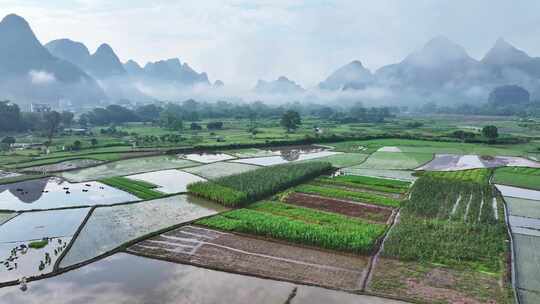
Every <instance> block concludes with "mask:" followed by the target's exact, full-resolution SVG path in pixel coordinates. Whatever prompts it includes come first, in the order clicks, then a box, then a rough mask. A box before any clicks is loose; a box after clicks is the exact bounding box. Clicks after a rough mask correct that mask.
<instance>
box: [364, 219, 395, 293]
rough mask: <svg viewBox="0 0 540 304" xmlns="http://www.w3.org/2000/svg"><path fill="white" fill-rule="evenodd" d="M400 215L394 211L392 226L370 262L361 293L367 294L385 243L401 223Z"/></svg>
mask: <svg viewBox="0 0 540 304" xmlns="http://www.w3.org/2000/svg"><path fill="white" fill-rule="evenodd" d="M399 215H400V209H396V210H395V211H394V214H392V217H391V218H392V224H391V225H390V227H389V228H388V229H387V230H386V232H385V233H384V235H383V237H382V240H381V242H380V245H379V247H378V249H377V251H376V252H375V254H374V255H373V256H372V257H371V259H370V260H369V264H368V267H367V271H366V275H365V276H364V280H363V281H362V284H361V286H360V291H361V292H366V288H367V286H368V284H369V282H370V281H371V277H372V275H373V268H375V266H376V264H377V261H378V259H379V256H380V255H381V253H382V251H383V250H384V242H385V241H386V239H387V237H388V235H389V234H390V232H391V231H392V228H394V226H395V225H396V224H397V223H398V222H399Z"/></svg>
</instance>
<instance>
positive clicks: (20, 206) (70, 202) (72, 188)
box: [0, 177, 139, 211]
mask: <svg viewBox="0 0 540 304" xmlns="http://www.w3.org/2000/svg"><path fill="white" fill-rule="evenodd" d="M137 200H139V198H138V197H136V196H134V195H132V194H129V193H127V192H124V191H121V190H118V189H116V188H113V187H109V186H107V185H105V184H102V183H99V182H86V183H69V182H67V181H64V180H63V179H61V178H56V177H52V178H42V179H35V180H29V181H24V182H18V183H13V184H6V185H0V210H15V211H24V210H38V209H53V208H64V207H76V206H92V205H98V204H115V203H123V202H129V201H137Z"/></svg>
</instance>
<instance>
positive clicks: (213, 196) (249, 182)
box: [188, 162, 332, 207]
mask: <svg viewBox="0 0 540 304" xmlns="http://www.w3.org/2000/svg"><path fill="white" fill-rule="evenodd" d="M331 170H332V165H331V164H330V163H328V162H309V163H290V164H284V165H277V166H271V167H265V168H261V169H257V170H253V171H249V172H244V173H240V174H236V175H231V176H227V177H222V178H218V179H216V180H213V181H207V182H198V183H193V184H190V185H189V186H188V191H189V192H190V193H192V194H194V195H197V196H200V197H204V198H208V199H210V200H213V201H216V202H219V203H221V204H223V205H225V206H230V207H237V206H241V205H243V204H246V203H249V202H254V201H256V200H258V199H262V198H264V197H267V196H270V195H272V194H275V193H277V192H279V191H282V190H285V189H287V188H290V187H293V186H295V185H298V184H300V183H302V182H304V181H307V180H310V179H313V178H315V177H317V176H319V175H321V174H323V173H326V172H329V171H331Z"/></svg>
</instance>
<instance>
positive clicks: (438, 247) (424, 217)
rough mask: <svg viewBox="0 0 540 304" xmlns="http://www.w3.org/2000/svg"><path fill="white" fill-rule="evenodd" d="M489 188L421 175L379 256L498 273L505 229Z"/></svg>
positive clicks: (502, 214)
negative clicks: (381, 254)
mask: <svg viewBox="0 0 540 304" xmlns="http://www.w3.org/2000/svg"><path fill="white" fill-rule="evenodd" d="M495 195H496V193H495V191H494V189H493V187H492V186H491V185H489V184H488V183H487V182H484V183H470V182H463V181H459V180H456V179H449V178H437V177H433V176H423V177H421V178H419V179H418V180H417V181H416V183H415V185H414V187H413V189H412V193H411V197H410V201H408V202H407V203H406V204H404V207H403V208H402V209H401V215H400V220H399V223H398V224H397V225H396V226H395V227H394V228H393V229H392V231H391V233H390V234H389V235H388V238H387V240H386V242H385V247H384V251H383V255H385V256H388V257H395V258H399V259H402V260H408V261H419V262H430V263H438V264H444V265H447V266H455V267H472V268H473V269H477V270H482V271H488V272H493V273H496V272H499V271H501V270H502V267H503V265H504V263H503V261H504V254H505V250H506V243H505V241H506V228H505V223H504V211H503V207H502V202H501V201H500V200H499V199H497V198H496V197H495Z"/></svg>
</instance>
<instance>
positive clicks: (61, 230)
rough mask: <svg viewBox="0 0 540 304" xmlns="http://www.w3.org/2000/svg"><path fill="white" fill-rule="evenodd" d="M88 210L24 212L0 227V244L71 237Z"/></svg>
mask: <svg viewBox="0 0 540 304" xmlns="http://www.w3.org/2000/svg"><path fill="white" fill-rule="evenodd" d="M89 210H90V209H89V208H76V209H65V210H49V211H40V212H24V213H21V214H19V215H17V216H16V217H14V218H12V219H11V220H9V221H7V222H5V223H4V224H2V226H0V243H10V242H17V241H33V240H41V239H43V238H46V237H62V236H71V235H73V234H74V233H75V231H76V230H77V228H78V227H79V225H80V224H81V223H82V221H83V220H84V218H85V217H86V215H87V214H88V211H89Z"/></svg>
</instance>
